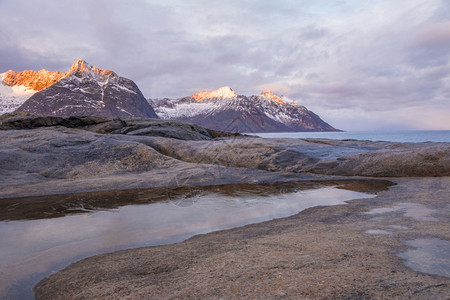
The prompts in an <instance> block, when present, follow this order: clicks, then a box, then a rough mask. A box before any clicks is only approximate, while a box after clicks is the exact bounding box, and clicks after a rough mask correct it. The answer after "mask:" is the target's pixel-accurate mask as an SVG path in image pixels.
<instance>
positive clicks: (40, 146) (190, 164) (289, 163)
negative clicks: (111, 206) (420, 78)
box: [0, 113, 450, 199]
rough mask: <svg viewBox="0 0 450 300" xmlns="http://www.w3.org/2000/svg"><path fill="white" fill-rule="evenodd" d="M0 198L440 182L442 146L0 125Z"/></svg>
mask: <svg viewBox="0 0 450 300" xmlns="http://www.w3.org/2000/svg"><path fill="white" fill-rule="evenodd" d="M0 129H2V130H0V179H1V180H0V199H1V198H11V197H24V196H37V195H49V194H62V193H74V192H88V191H107V190H111V189H113V190H121V189H136V188H149V187H170V186H192V185H214V184H230V183H261V182H274V181H295V180H313V179H323V180H329V179H335V177H336V176H338V177H339V176H346V177H348V176H365V177H367V176H376V177H403V176H449V175H450V143H415V144H404V143H388V142H370V141H336V140H325V139H262V138H258V137H249V136H242V135H239V134H230V133H224V132H220V131H213V130H209V129H206V128H204V127H201V126H199V125H195V124H190V123H184V122H180V121H164V120H156V119H107V118H101V117H68V118H61V117H43V116H36V115H30V114H26V113H25V114H24V113H19V114H14V115H4V116H2V117H1V118H0Z"/></svg>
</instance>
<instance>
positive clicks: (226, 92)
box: [191, 86, 238, 101]
mask: <svg viewBox="0 0 450 300" xmlns="http://www.w3.org/2000/svg"><path fill="white" fill-rule="evenodd" d="M237 96H238V95H237V94H236V93H235V92H234V91H233V90H232V89H231V88H230V87H229V86H223V87H221V88H218V89H217V90H214V91H201V92H198V93H196V94H193V95H191V97H192V98H194V99H195V100H197V101H203V100H205V99H212V98H236V97H237Z"/></svg>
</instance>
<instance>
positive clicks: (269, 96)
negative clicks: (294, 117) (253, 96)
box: [259, 91, 285, 104]
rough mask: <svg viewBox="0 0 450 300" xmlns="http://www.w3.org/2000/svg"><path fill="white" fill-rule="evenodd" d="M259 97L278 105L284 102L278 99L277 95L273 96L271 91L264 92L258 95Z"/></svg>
mask: <svg viewBox="0 0 450 300" xmlns="http://www.w3.org/2000/svg"><path fill="white" fill-rule="evenodd" d="M259 97H262V98H265V99H268V100H271V101H275V102H278V103H280V104H285V102H284V101H283V100H281V98H280V97H278V96H277V95H275V94H274V93H272V92H271V91H266V92H262V93H261V94H259Z"/></svg>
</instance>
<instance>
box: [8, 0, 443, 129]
mask: <svg viewBox="0 0 450 300" xmlns="http://www.w3.org/2000/svg"><path fill="white" fill-rule="evenodd" d="M36 7H39V9H38V10H37V9H36ZM448 13H450V4H449V2H448V1H444V0H427V1H424V0H398V1H388V0H378V1H371V2H365V1H353V0H352V1H337V2H333V3H330V2H329V1H325V0H320V1H295V0H287V1H269V0H259V1H256V0H250V1H238V0H230V1H210V0H208V1H207V0H193V1H182V0H173V1H168V2H167V1H166V2H161V1H155V0H136V1H133V2H132V3H128V2H123V1H118V0H108V1H106V0H98V1H89V0H80V1H75V2H74V1H70V0H61V1H52V0H37V1H35V2H33V5H30V4H29V2H28V1H25V0H4V1H1V2H0V57H1V60H0V72H3V71H5V70H7V69H15V70H22V69H41V68H47V69H50V70H59V71H66V70H67V69H68V68H69V67H70V65H71V64H72V62H73V61H74V60H75V59H77V58H84V59H85V60H87V61H88V62H89V63H91V64H93V65H97V66H99V67H101V68H106V69H112V70H114V71H116V72H117V73H118V74H120V75H122V76H125V77H128V78H130V79H133V80H134V81H136V83H137V84H138V85H139V87H140V88H141V90H142V91H143V93H144V95H146V96H147V97H152V98H157V97H181V96H185V95H190V94H192V93H194V92H196V91H198V90H203V89H215V88H217V87H220V86H224V85H229V86H231V87H232V88H233V89H234V90H235V91H236V92H237V93H238V94H253V93H255V92H260V90H265V89H271V90H274V91H275V92H277V93H280V94H285V95H286V96H288V97H290V98H292V99H297V100H301V103H302V104H304V105H306V106H307V107H308V108H310V109H311V110H313V111H318V112H319V111H324V112H325V111H326V112H327V114H329V115H330V116H336V119H333V121H335V122H338V123H339V122H342V123H345V122H346V121H345V120H342V119H339V118H346V117H347V116H349V114H348V113H345V114H334V115H333V114H332V113H331V111H338V112H339V111H351V110H354V111H355V112H356V111H357V112H358V113H359V114H360V115H370V116H373V118H374V120H375V119H377V118H379V119H380V120H383V118H385V117H386V115H385V114H386V113H388V112H389V111H390V110H395V111H401V110H402V109H405V110H404V111H406V112H410V111H409V110H407V109H406V108H409V107H413V108H417V109H420V108H427V109H428V108H430V107H431V108H433V109H435V110H436V111H439V110H442V111H444V110H445V109H447V108H448V101H446V100H445V99H448V95H449V90H450V80H449V77H450V65H449V55H450V54H449V53H450V48H449V47H450V46H449V45H450V40H449V39H450V33H449V32H450V23H449V21H448ZM6 29H7V30H6ZM366 113H367V114H366ZM338 116H339V117H338ZM377 116H379V117H377ZM371 118H372V117H371ZM324 119H327V118H326V117H324ZM409 120H410V119H408V118H406V117H405V118H404V121H405V122H406V121H409ZM428 120H429V122H431V123H432V122H433V120H432V118H430V119H428ZM436 123H437V121H436ZM442 123H443V122H440V123H439V124H442ZM333 125H334V124H333ZM396 126H397V125H396ZM398 126H400V125H398ZM424 126H425V125H424ZM445 126H446V127H445ZM445 126H444V127H445V128H449V129H450V124H448V125H445Z"/></svg>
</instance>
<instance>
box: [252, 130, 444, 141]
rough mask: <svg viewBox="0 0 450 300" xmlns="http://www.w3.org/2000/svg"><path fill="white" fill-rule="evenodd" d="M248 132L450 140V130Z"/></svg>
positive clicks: (279, 135) (271, 135)
mask: <svg viewBox="0 0 450 300" xmlns="http://www.w3.org/2000/svg"><path fill="white" fill-rule="evenodd" d="M247 134H250V135H257V136H259V137H262V138H311V139H332V140H363V141H384V142H399V143H423V142H450V130H407V131H337V132H277V133H247Z"/></svg>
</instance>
